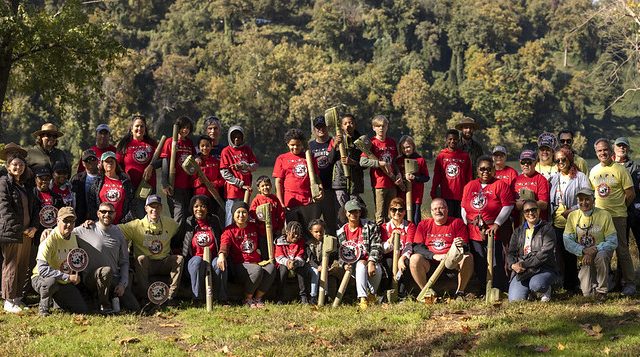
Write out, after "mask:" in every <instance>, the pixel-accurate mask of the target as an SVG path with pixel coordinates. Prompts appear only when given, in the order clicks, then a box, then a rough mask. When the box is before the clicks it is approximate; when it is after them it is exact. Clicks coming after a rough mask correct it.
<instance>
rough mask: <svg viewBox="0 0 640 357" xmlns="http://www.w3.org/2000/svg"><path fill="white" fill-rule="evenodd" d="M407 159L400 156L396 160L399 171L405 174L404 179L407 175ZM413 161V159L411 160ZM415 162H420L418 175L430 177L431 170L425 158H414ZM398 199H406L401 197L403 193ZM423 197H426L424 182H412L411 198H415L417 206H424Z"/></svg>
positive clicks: (414, 201)
mask: <svg viewBox="0 0 640 357" xmlns="http://www.w3.org/2000/svg"><path fill="white" fill-rule="evenodd" d="M405 158H407V157H405V156H400V157H398V158H397V159H396V165H398V169H399V170H400V172H402V174H403V179H404V178H405V177H404V174H405V173H406V171H405V169H404V159H405ZM409 159H411V158H409ZM414 160H416V161H417V162H418V172H417V173H416V174H419V175H422V176H429V169H428V168H427V161H426V160H425V159H424V158H423V157H421V156H420V157H416V158H414ZM398 193H399V194H398V197H402V198H403V199H404V197H403V196H402V195H400V193H401V192H398ZM422 196H424V182H417V181H412V182H411V197H413V203H415V204H418V205H420V204H422Z"/></svg>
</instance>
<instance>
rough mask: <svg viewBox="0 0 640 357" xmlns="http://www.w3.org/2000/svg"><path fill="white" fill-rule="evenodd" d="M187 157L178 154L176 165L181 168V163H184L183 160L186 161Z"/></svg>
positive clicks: (186, 155) (187, 155)
mask: <svg viewBox="0 0 640 357" xmlns="http://www.w3.org/2000/svg"><path fill="white" fill-rule="evenodd" d="M187 157H189V154H184V153H182V154H180V156H178V164H179V165H180V167H182V163H183V162H184V160H186V159H187Z"/></svg>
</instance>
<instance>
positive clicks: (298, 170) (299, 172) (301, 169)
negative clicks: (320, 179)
mask: <svg viewBox="0 0 640 357" xmlns="http://www.w3.org/2000/svg"><path fill="white" fill-rule="evenodd" d="M293 173H294V174H295V175H296V176H298V177H300V178H303V177H305V176H307V165H305V164H302V163H299V164H296V166H294V167H293Z"/></svg>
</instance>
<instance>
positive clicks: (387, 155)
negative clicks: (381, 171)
mask: <svg viewBox="0 0 640 357" xmlns="http://www.w3.org/2000/svg"><path fill="white" fill-rule="evenodd" d="M380 160H382V161H384V162H386V163H387V164H390V163H391V162H392V161H393V158H392V157H391V154H390V153H389V152H386V151H385V152H384V153H382V155H381V156H380Z"/></svg>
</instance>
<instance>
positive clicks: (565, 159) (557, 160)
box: [553, 158, 569, 164]
mask: <svg viewBox="0 0 640 357" xmlns="http://www.w3.org/2000/svg"><path fill="white" fill-rule="evenodd" d="M567 161H569V160H567V158H563V159H555V160H553V162H555V163H556V164H559V163H565V162H567Z"/></svg>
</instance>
